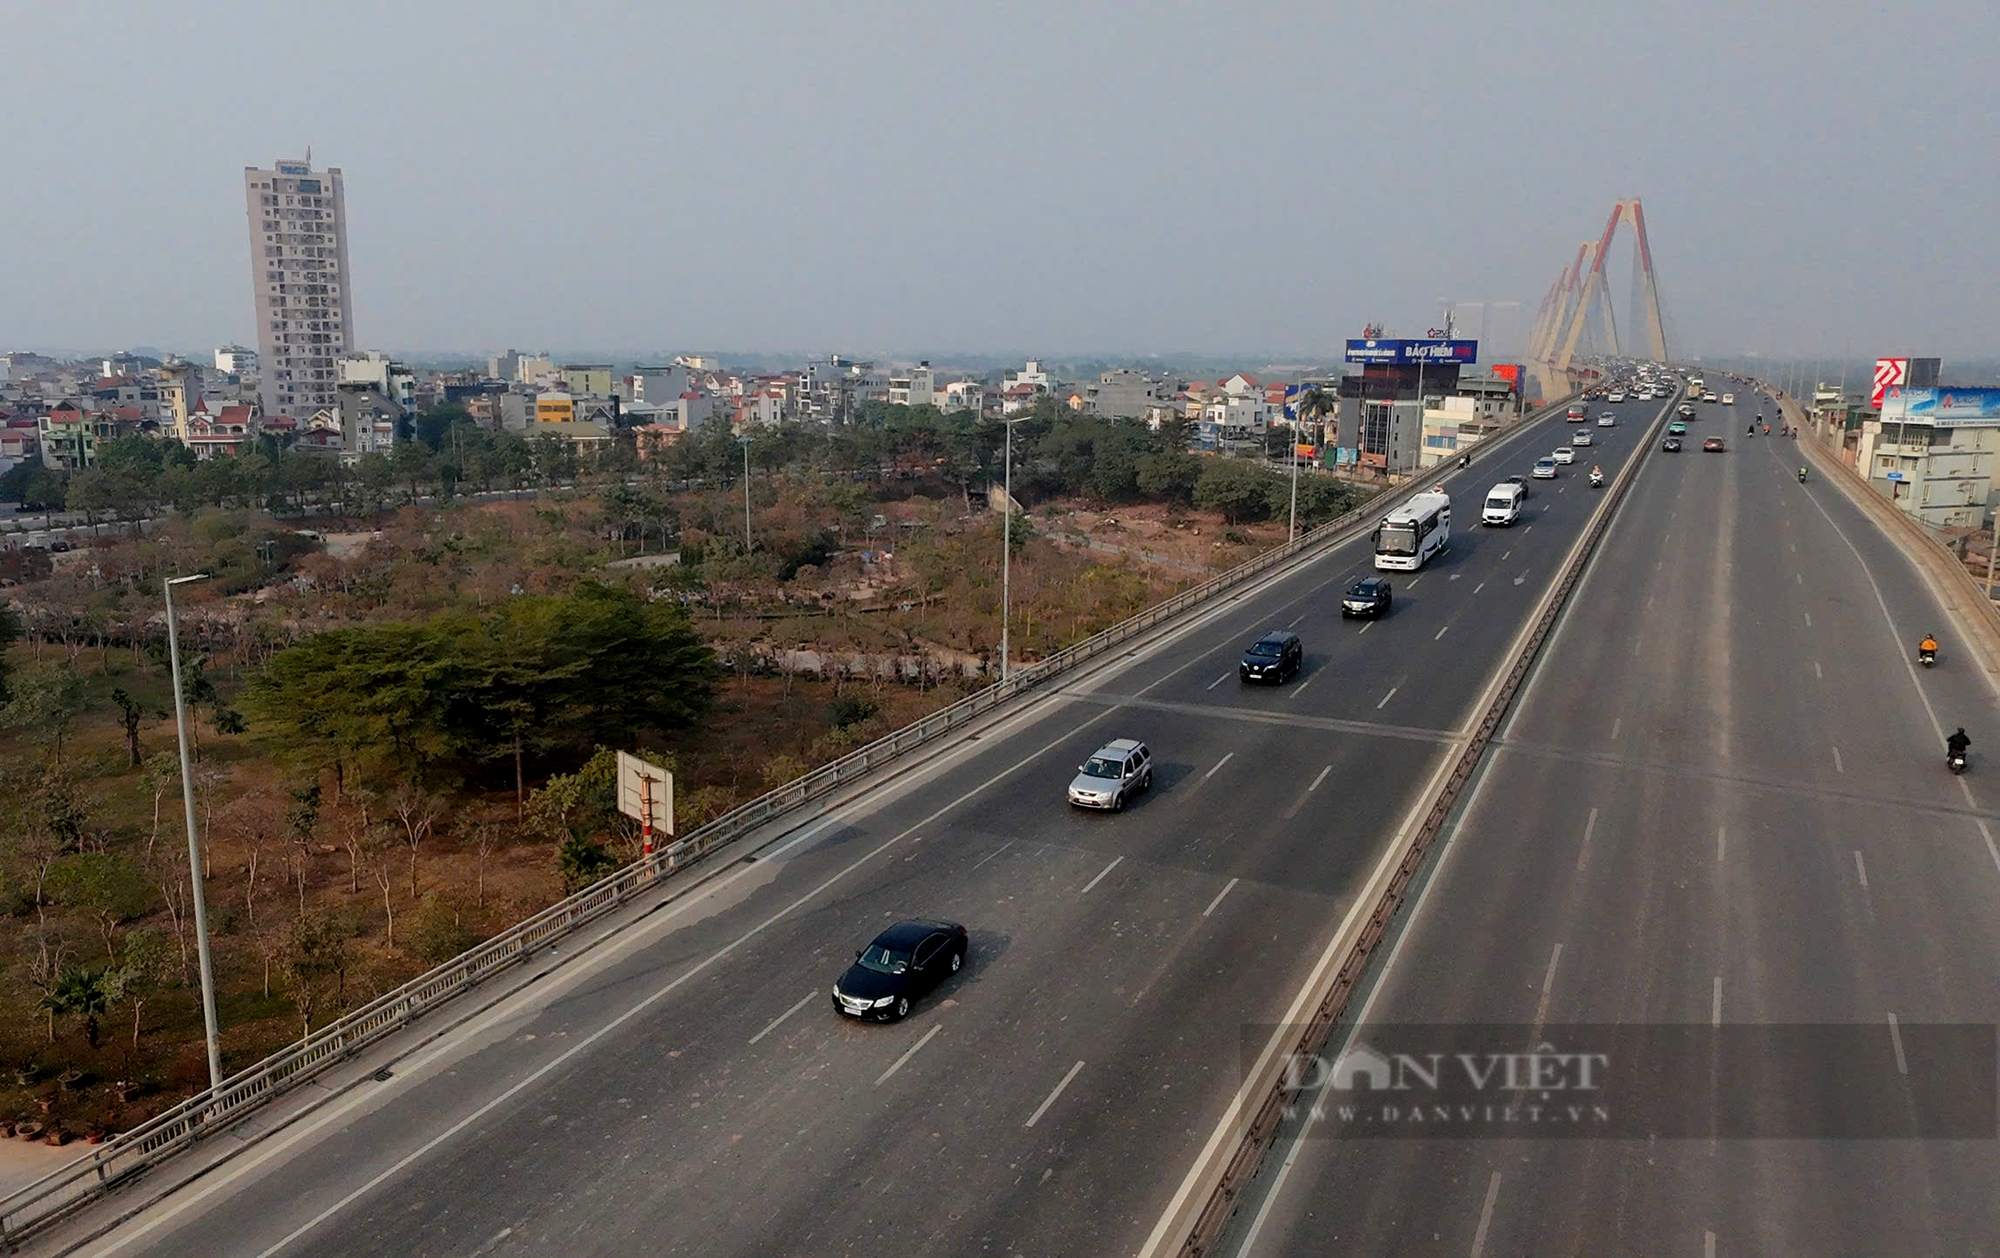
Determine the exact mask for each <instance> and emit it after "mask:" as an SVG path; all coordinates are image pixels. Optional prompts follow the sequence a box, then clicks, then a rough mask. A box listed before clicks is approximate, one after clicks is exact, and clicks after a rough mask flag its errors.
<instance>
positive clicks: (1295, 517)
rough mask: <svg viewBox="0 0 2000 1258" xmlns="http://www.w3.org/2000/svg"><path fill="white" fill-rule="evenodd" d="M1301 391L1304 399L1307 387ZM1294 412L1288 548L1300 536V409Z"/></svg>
mask: <svg viewBox="0 0 2000 1258" xmlns="http://www.w3.org/2000/svg"><path fill="white" fill-rule="evenodd" d="M1299 389H1300V391H1299V393H1298V394H1297V395H1296V396H1298V397H1304V396H1305V391H1304V390H1305V386H1304V385H1301V386H1299ZM1292 410H1293V412H1294V414H1293V416H1292V436H1291V452H1292V522H1291V523H1290V524H1288V525H1286V526H1285V545H1287V546H1290V545H1291V544H1292V543H1293V542H1295V541H1297V540H1298V536H1299V421H1298V415H1297V413H1296V412H1297V410H1298V407H1297V406H1296V405H1294V406H1293V408H1292Z"/></svg>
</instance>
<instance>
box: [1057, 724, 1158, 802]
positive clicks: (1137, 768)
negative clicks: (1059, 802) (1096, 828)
mask: <svg viewBox="0 0 2000 1258" xmlns="http://www.w3.org/2000/svg"><path fill="white" fill-rule="evenodd" d="M1152 784H1153V753H1152V752H1151V751H1149V750H1147V749H1146V744H1144V743H1142V742H1140V741H1139V740H1138V739H1136V738H1116V739H1113V740H1112V741H1110V742H1108V743H1106V744H1104V745H1103V746H1102V747H1099V748H1098V749H1097V754H1095V755H1093V756H1091V758H1090V759H1088V760H1086V761H1084V762H1083V763H1082V764H1080V765H1078V766H1077V768H1076V777H1075V778H1074V779H1073V780H1072V781H1071V782H1070V784H1069V802H1070V803H1072V804H1074V805H1076V806H1077V807H1078V808H1103V809H1106V810H1108V811H1110V812H1118V811H1119V810H1121V809H1122V808H1124V807H1125V801H1126V800H1127V799H1129V798H1131V797H1132V796H1134V795H1136V794H1138V793H1139V792H1140V791H1143V790H1145V789H1146V788H1147V787H1149V786H1151V785H1152Z"/></svg>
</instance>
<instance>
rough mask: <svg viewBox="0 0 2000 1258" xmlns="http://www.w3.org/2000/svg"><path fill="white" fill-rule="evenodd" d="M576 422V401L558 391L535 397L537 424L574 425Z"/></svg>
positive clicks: (552, 390) (551, 390) (550, 391)
mask: <svg viewBox="0 0 2000 1258" xmlns="http://www.w3.org/2000/svg"><path fill="white" fill-rule="evenodd" d="M575 422H576V399H575V398H574V397H572V396H570V395H569V394H567V393H564V392H562V391H560V390H557V389H550V390H549V391H548V392H546V393H540V394H537V395H536V396H535V423H536V425H537V426H540V425H542V424H573V423H575Z"/></svg>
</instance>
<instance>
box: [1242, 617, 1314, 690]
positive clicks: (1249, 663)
mask: <svg viewBox="0 0 2000 1258" xmlns="http://www.w3.org/2000/svg"><path fill="white" fill-rule="evenodd" d="M1305 662H1306V649H1305V644H1304V643H1302V642H1300V641H1299V635H1298V634H1296V633H1292V632H1290V631H1289V630H1285V629H1273V630H1271V631H1270V632H1269V633H1267V634H1265V635H1264V636H1263V637H1261V638H1259V639H1257V640H1256V641H1255V642H1252V643H1251V644H1250V646H1249V649H1248V650H1246V651H1244V652H1243V658H1242V659H1241V660H1239V661H1238V662H1237V664H1236V675H1237V677H1238V678H1240V679H1242V680H1243V681H1269V682H1282V681H1284V680H1285V679H1286V678H1288V677H1290V676H1291V675H1292V674H1293V673H1296V672H1298V671H1299V669H1300V668H1302V667H1304V666H1305Z"/></svg>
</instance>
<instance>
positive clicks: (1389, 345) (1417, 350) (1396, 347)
mask: <svg viewBox="0 0 2000 1258" xmlns="http://www.w3.org/2000/svg"><path fill="white" fill-rule="evenodd" d="M1347 361H1348V362H1351V363H1389V364H1395V365H1399V366H1415V365H1416V364H1418V363H1457V364H1459V365H1460V366H1470V365H1472V364H1473V363H1476V362H1478V361H1479V342H1478V341H1445V340H1422V341H1406V340H1394V341H1387V340H1362V341H1349V342H1348V343H1347Z"/></svg>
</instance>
